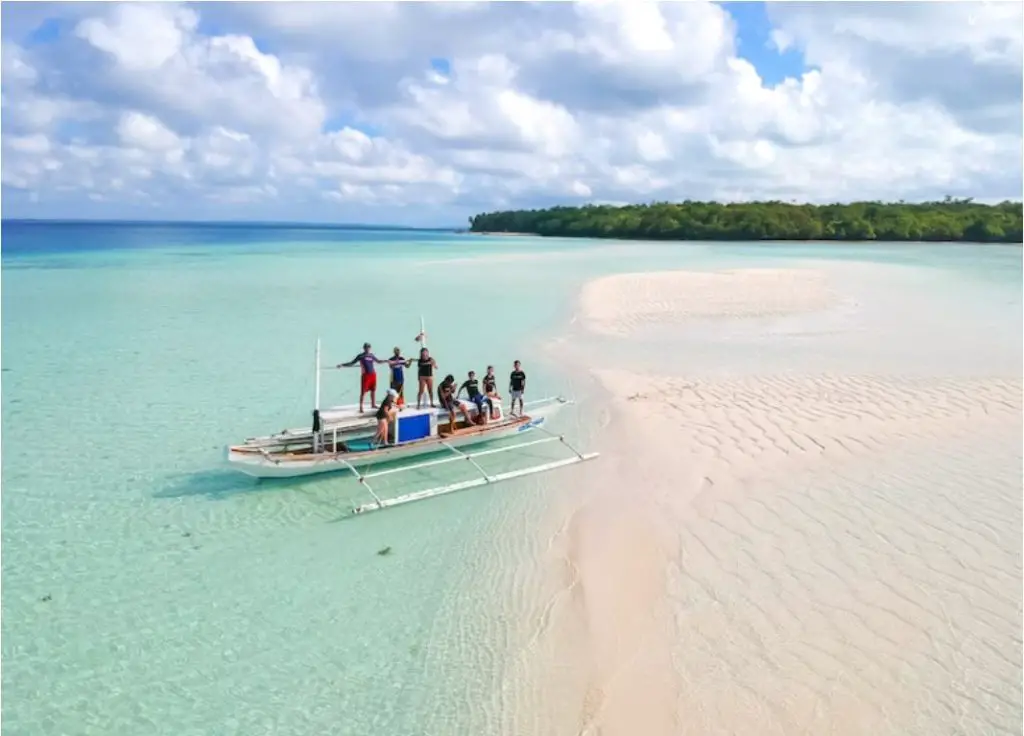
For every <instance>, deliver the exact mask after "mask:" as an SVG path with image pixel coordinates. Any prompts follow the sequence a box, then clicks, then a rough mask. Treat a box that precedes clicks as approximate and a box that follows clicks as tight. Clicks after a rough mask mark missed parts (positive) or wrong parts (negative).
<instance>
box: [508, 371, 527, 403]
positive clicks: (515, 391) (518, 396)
mask: <svg viewBox="0 0 1024 736" xmlns="http://www.w3.org/2000/svg"><path fill="white" fill-rule="evenodd" d="M525 391H526V374H525V373H523V366H522V364H521V363H520V362H519V361H518V360H517V361H515V362H514V363H513V364H512V373H510V374H509V377H508V396H509V404H510V407H509V414H511V415H512V416H515V413H516V402H517V401H518V402H519V416H522V415H523V393H524V392H525Z"/></svg>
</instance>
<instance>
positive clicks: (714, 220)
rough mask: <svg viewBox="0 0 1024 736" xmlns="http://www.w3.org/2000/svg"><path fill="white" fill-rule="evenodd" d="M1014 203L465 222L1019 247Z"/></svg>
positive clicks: (609, 210)
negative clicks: (1013, 244) (1007, 244)
mask: <svg viewBox="0 0 1024 736" xmlns="http://www.w3.org/2000/svg"><path fill="white" fill-rule="evenodd" d="M1021 220H1022V205H1021V203H1020V202H1002V203H1000V204H996V205H985V204H978V203H976V202H974V201H972V200H970V199H952V198H950V197H946V199H945V200H943V201H941V202H924V203H920V204H909V203H905V202H897V203H884V202H852V203H850V204H828V205H812V204H787V203H786V202H746V203H739V204H719V203H716V202H693V201H690V200H687V201H685V202H681V203H678V204H673V203H670V202H659V203H654V204H648V205H627V206H624V207H612V206H599V205H587V206H585V207H552V208H550V209H543V210H512V211H508V212H488V213H485V214H480V215H475V216H474V217H471V218H469V224H470V231H471V232H478V233H480V232H485V233H532V234H536V235H551V236H563V237H585V238H629V239H637V240H887V241H929V242H957V241H960V242H974V243H1020V242H1021V241H1022V240H1024V231H1022V222H1021Z"/></svg>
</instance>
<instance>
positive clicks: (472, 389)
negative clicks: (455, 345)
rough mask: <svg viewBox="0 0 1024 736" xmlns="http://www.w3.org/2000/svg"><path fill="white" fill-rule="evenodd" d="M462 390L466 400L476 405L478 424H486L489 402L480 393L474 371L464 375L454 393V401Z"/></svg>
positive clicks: (489, 412)
mask: <svg viewBox="0 0 1024 736" xmlns="http://www.w3.org/2000/svg"><path fill="white" fill-rule="evenodd" d="M463 390H465V392H466V398H468V399H469V400H470V401H472V402H473V403H474V404H476V410H477V414H478V416H479V417H480V423H481V424H486V423H487V418H488V417H489V416H490V414H491V410H492V407H491V400H490V399H489V398H488V397H487V396H486V395H484V393H483V392H482V391H480V382H479V381H477V380H476V371H470V372H469V373H468V374H466V380H465V381H464V382H463V384H462V385H461V386H459V390H458V391H457V392H456V393H455V398H456V399H458V398H459V396H461V395H462V392H463ZM485 406H486V407H487V410H486V411H485V410H484V407H485Z"/></svg>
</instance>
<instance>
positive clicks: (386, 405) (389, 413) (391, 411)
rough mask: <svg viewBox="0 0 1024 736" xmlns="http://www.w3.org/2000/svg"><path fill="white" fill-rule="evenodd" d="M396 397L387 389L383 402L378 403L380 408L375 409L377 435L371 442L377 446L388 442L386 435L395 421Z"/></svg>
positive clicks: (391, 389)
mask: <svg viewBox="0 0 1024 736" xmlns="http://www.w3.org/2000/svg"><path fill="white" fill-rule="evenodd" d="M398 396H399V394H398V392H397V391H395V389H393V388H389V389H388V392H387V395H385V396H384V401H382V402H380V408H379V409H377V434H375V435H374V436H373V441H374V443H376V444H378V445H386V444H388V442H389V437H388V435H389V430H390V428H391V422H393V421H394V420H395V403H396V402H397V399H398Z"/></svg>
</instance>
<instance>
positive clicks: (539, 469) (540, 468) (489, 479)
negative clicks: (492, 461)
mask: <svg viewBox="0 0 1024 736" xmlns="http://www.w3.org/2000/svg"><path fill="white" fill-rule="evenodd" d="M535 429H541V428H540V427H535ZM542 431H543V432H544V433H545V434H547V435H549V436H548V437H544V438H542V439H539V440H531V441H530V442H519V443H516V444H514V445H509V446H506V447H498V448H495V449H492V450H483V451H481V452H473V453H468V452H462V451H461V450H459V449H457V448H455V447H452V446H451V445H450V444H448V443H447V442H442V443H441V444H442V445H443V446H444V447H445V449H447V450H450V451H451V452H452V453H453V456H450V457H445V458H441V459H438V460H427V461H426V462H421V463H416V464H415V465H409V466H405V467H401V468H391V469H388V470H380V471H377V472H376V473H367V474H363V473H360V472H359V471H358V470H357V469H356V468H354V467H353V466H352V465H350V464H349V463H347V462H344V461H342V462H344V464H345V465H346V466H347V467H348V469H349V470H350V471H352V473H353V474H355V476H356V478H357V479H358V480H359V482H360V483H361V484H362V486H363V487H364V488H366V490H367V491H369V493H370V495H371V496H373V503H364V504H360V505H359V506H356V507H354V508H353V509H352V513H353V515H358V514H365V513H366V512H368V511H377V510H378V509H385V508H388V507H389V506H399V505H401V504H405V503H410V502H412V501H422V500H423V499H426V498H433V497H434V496H442V495H445V494H447V493H454V492H455V491H464V490H467V489H469V488H477V487H478V486H483V485H489V484H491V483H499V482H501V481H503V480H510V479H512V478H521V477H522V476H524V475H533V474H534V473H543V472H545V471H548V470H554V469H555V468H561V467H564V466H566V465H575V464H576V463H581V462H584V461H586V460H593V459H594V458H595V457H597V456H598V454H599V453H596V452H588V453H582V452H580V451H579V450H577V449H576V448H575V447H573V446H572V445H570V444H569V443H568V442H566V441H565V437H564V436H562V435H559V434H555V433H553V432H548V431H547V430H542ZM556 441H557V442H561V443H562V444H563V445H565V446H566V447H567V448H569V449H570V450H571V451H572V452H573V453H574V454H575V457H570V458H565V459H562V460H555V461H553V462H549V463H544V464H542V465H533V466H531V467H529V468H523V469H522V470H511V471H509V472H506V473H498V474H497V475H488V474H487V471H485V470H484V469H483V468H482V467H480V465H479V464H477V462H476V461H475V460H474V459H473V458H477V457H481V456H484V455H494V454H496V453H499V452H509V451H511V450H519V449H521V448H523V447H529V446H530V445H540V444H543V443H546V442H556ZM457 460H467V461H469V462H470V463H471V464H472V465H473V467H474V468H476V470H477V471H478V472H479V473H480V475H481V477H480V478H474V479H472V480H465V481H461V482H459V483H449V484H448V485H444V486H438V487H436V488H428V489H426V490H423V491H416V492H415V493H407V494H405V495H403V496H398V497H396V498H387V499H381V498H380V497H379V496H378V495H377V494H376V493H375V492H374V490H373V488H371V487H370V484H369V483H367V480H369V479H370V478H379V477H380V476H382V475H391V474H392V473H402V472H406V471H409V470H416V469H419V468H426V467H430V466H432V465H442V464H445V463H450V462H453V461H457Z"/></svg>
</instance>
